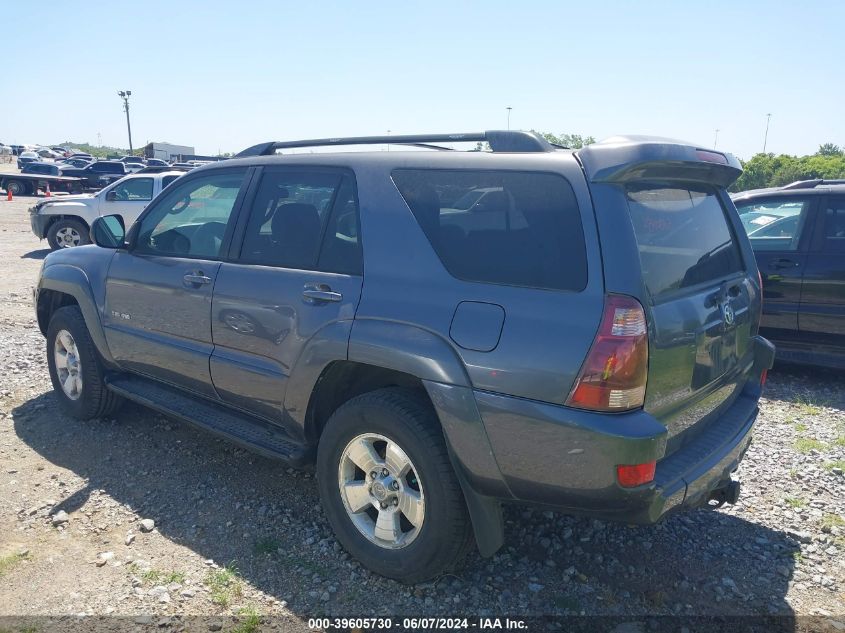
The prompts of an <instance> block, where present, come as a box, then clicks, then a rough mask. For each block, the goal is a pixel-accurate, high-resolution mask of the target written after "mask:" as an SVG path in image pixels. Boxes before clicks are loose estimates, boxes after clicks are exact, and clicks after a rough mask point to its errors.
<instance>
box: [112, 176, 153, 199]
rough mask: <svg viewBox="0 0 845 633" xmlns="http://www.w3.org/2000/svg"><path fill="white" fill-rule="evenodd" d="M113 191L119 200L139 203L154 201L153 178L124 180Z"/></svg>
mask: <svg viewBox="0 0 845 633" xmlns="http://www.w3.org/2000/svg"><path fill="white" fill-rule="evenodd" d="M113 191H114V192H115V194H116V196H117V199H118V200H126V201H137V200H152V199H153V179H152V178H132V179H130V180H122V181H120V184H118V185H117V186H116V187H115V188H114V189H113Z"/></svg>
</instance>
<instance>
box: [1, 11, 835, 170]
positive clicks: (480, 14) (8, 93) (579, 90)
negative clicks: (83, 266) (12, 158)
mask: <svg viewBox="0 0 845 633" xmlns="http://www.w3.org/2000/svg"><path fill="white" fill-rule="evenodd" d="M2 24H3V32H4V44H5V46H4V49H5V51H6V54H5V55H4V56H3V62H4V63H3V73H2V74H3V76H4V79H3V81H2V83H1V84H0V97H2V98H1V99H0V104H2V105H0V141H2V142H5V143H56V142H60V141H64V140H71V141H90V142H93V143H96V142H97V133H98V132H99V133H101V134H102V141H103V144H107V145H119V146H124V147H125V146H126V145H127V141H126V126H125V120H124V115H123V112H122V110H121V103H120V99H119V98H118V96H117V94H116V92H117V90H119V89H127V88H128V89H130V90H132V99H131V115H132V126H133V128H132V129H133V141H134V144H135V145H136V146H139V145H141V144H143V143H145V142H147V141H153V140H154V141H169V142H172V143H179V144H185V145H193V146H195V147H196V149H197V151H198V152H201V153H213V152H215V153H216V152H217V151H218V149H219V150H221V151H238V150H240V149H243V148H244V147H246V146H248V145H251V144H254V143H257V142H261V141H265V140H280V139H289V138H309V137H315V136H340V135H359V134H380V133H384V132H385V131H386V130H388V129H390V130H391V131H392V132H393V133H394V134H401V133H413V132H434V131H474V130H480V129H491V128H503V127H505V122H506V111H505V107H506V106H512V107H513V112H512V117H511V126H512V127H514V128H523V129H530V128H534V129H537V130H543V131H551V132H556V133H558V132H569V133H578V134H584V135H588V134H589V135H593V136H595V137H597V138H602V137H606V136H611V135H614V134H621V133H635V134H657V135H662V136H671V137H677V138H682V139H688V140H692V141H695V142H697V143H700V144H702V145H705V146H711V145H712V144H713V141H714V134H715V130H716V128H719V129H720V132H719V143H718V145H719V147H720V148H721V149H724V150H728V151H732V152H733V153H735V154H737V155H738V156H740V157H743V158H747V157H749V156H751V155H752V154H754V153H756V152H758V151H760V150H761V148H762V143H763V132H764V128H765V122H766V113H767V112H771V113H772V120H771V129H770V132H769V144H768V150H769V151H774V152H784V153H792V154H803V153H812V152H814V151H815V150H816V149H817V147H818V145H819V144H821V143H824V142H833V143H837V144H839V145H843V146H845V116H843V113H845V80H843V79H845V48H843V42H845V31H844V30H843V25H845V2H842V1H838V0H837V1H829V2H821V1H819V2H808V3H806V4H805V5H804V6H803V7H802V6H801V4H799V3H797V2H794V1H774V0H772V1H768V2H764V1H756V0H748V1H745V2H736V1H724V2H722V1H717V0H710V1H708V2H686V1H681V0H678V1H672V2H669V1H666V2H649V1H647V0H643V1H641V2H622V1H620V2H578V3H575V2H515V1H510V2H497V1H489V2H472V3H470V2H466V3H465V2H456V1H454V0H453V1H451V2H439V1H435V0H425V1H422V2H395V1H394V2H389V3H387V2H384V3H383V2H337V3H328V2H326V3H322V2H317V1H310V2H306V1H300V2H295V3H288V2H254V1H250V0H240V1H238V2H233V1H231V0H230V1H223V0H205V1H203V2H193V1H175V0H169V1H167V2H161V1H157V0H156V1H149V0H130V1H128V2H125V1H124V2H82V1H76V2H34V1H27V2H20V1H17V2H7V3H4V6H3V20H2Z"/></svg>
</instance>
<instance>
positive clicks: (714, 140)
mask: <svg viewBox="0 0 845 633" xmlns="http://www.w3.org/2000/svg"><path fill="white" fill-rule="evenodd" d="M718 142H719V128H716V137H715V138H714V139H713V149H716V144H717V143H718Z"/></svg>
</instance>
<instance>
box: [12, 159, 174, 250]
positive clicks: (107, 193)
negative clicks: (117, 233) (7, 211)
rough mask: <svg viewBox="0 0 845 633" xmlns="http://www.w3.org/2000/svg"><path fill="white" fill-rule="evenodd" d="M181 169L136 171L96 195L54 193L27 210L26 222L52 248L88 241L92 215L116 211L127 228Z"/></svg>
mask: <svg viewBox="0 0 845 633" xmlns="http://www.w3.org/2000/svg"><path fill="white" fill-rule="evenodd" d="M184 173H185V172H184V171H162V172H159V173H138V174H132V175H130V176H126V177H125V178H121V179H120V180H118V181H117V182H115V183H112V184H111V185H109V186H108V187H106V188H104V189H101V190H100V191H99V192H97V193H95V194H80V195H73V196H55V197H52V198H47V199H43V200H40V201H39V202H38V203H37V204H36V205H35V206H34V207H31V208H30V209H29V214H30V215H29V223H30V225H31V226H32V232H33V233H35V235H36V236H37V237H38V239H42V240H43V239H45V238H46V239H47V242H48V243H49V244H50V248H51V249H52V250H54V251H55V250H58V249H60V248H70V247H73V246H82V245H83V244H89V243H90V242H91V240H90V238H89V236H88V232H89V229H90V227H91V223H92V222H93V221H94V219H95V218H97V217H100V216H103V215H112V214H117V215H120V216H122V217H123V221H124V223H125V225H126V227H127V229H128V228H129V226H130V225H131V224H132V223H133V222H134V221H135V220H136V219H137V218H138V216H139V215H141V211H143V210H144V209H145V208H146V206H147V205H148V204H149V203H150V200H152V199H153V198H155V197H156V196H157V195H158V194H159V193H161V190H162V189H164V188H165V187H166V186H167V185H169V184H170V183H171V182H173V181H174V180H176V179H177V178H179V177H180V176H182V175H184Z"/></svg>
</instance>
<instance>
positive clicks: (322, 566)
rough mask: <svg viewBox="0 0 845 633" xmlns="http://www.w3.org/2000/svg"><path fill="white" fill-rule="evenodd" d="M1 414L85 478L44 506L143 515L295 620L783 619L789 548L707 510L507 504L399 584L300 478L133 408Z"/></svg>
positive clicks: (37, 407)
mask: <svg viewBox="0 0 845 633" xmlns="http://www.w3.org/2000/svg"><path fill="white" fill-rule="evenodd" d="M13 418H14V428H15V432H16V433H17V435H18V436H19V437H20V438H21V439H22V440H23V441H24V442H25V443H26V444H27V445H28V446H29V447H31V448H32V449H33V450H34V451H36V452H37V453H39V454H40V455H41V456H43V457H44V458H45V459H46V460H49V461H50V462H53V463H55V464H56V465H58V466H60V467H63V468H67V469H70V470H71V471H73V472H74V473H76V474H77V475H78V476H79V477H82V478H85V479H86V480H87V486H85V487H84V488H83V489H81V490H79V491H77V492H75V493H73V494H71V495H70V496H68V497H67V498H65V499H64V500H63V501H61V502H60V504H59V505H58V506H57V508H56V510H59V509H63V510H65V511H67V512H69V513H70V512H73V511H74V510H76V509H78V508H80V507H81V506H82V505H83V504H84V503H85V502H86V500H87V498H88V496H89V495H90V494H91V493H92V491H95V490H103V491H104V492H105V493H107V494H108V495H110V496H111V497H112V498H113V499H115V500H117V501H118V502H120V503H123V504H126V505H128V506H130V507H131V508H133V509H134V510H135V511H137V512H138V513H139V514H140V515H141V516H142V517H148V518H153V519H155V521H156V525H157V529H158V530H159V531H160V532H161V534H162V535H164V536H165V537H166V538H168V539H170V540H171V541H172V542H174V543H178V544H181V545H184V546H187V547H188V548H190V549H191V550H192V551H194V552H196V553H197V554H198V555H199V556H201V557H202V558H204V559H213V560H214V561H216V562H218V563H220V564H224V563H228V562H231V561H234V562H235V564H236V566H237V569H238V571H239V573H240V574H241V576H242V577H243V578H244V579H245V580H246V581H248V582H249V583H251V584H252V585H253V586H255V587H256V588H258V589H260V590H262V591H264V592H266V593H267V594H270V595H272V596H275V597H277V598H278V599H280V600H282V599H283V600H287V601H288V605H289V608H290V609H292V610H293V611H294V612H295V613H297V614H299V615H300V617H302V618H303V619H305V618H308V617H314V616H317V615H321V614H333V615H338V616H352V615H357V616H363V615H370V616H372V615H408V614H411V615H423V614H424V615H434V614H444V615H455V614H457V613H460V614H481V615H530V614H534V615H541V614H546V615H548V614H580V613H582V612H584V613H586V614H588V615H591V614H606V615H645V614H703V615H722V614H748V615H763V614H769V613H778V614H782V615H784V616H789V615H790V614H791V613H792V611H791V609H790V607H789V605H788V604H787V603H786V601H785V595H786V592H787V588H788V582H789V578H790V576H791V574H792V571H793V566H794V563H793V556H794V555H795V552H797V551H798V546H797V544H796V543H795V542H794V541H793V540H792V539H791V538H790V537H788V536H787V535H786V534H784V533H782V532H778V531H774V530H771V529H768V528H766V527H764V526H762V525H760V524H757V523H754V522H750V521H745V520H742V519H739V518H736V517H734V516H730V515H727V514H723V513H721V512H712V511H696V512H692V513H687V514H684V515H680V516H677V517H673V518H671V519H669V520H667V521H665V522H663V523H661V524H659V525H657V526H651V527H630V526H625V525H620V524H604V523H601V522H596V521H593V520H590V519H579V518H571V517H566V516H563V515H558V514H556V513H552V512H547V511H543V510H536V509H526V508H521V507H509V508H508V509H507V511H506V518H507V534H506V539H507V540H506V546H505V548H503V550H501V551H500V552H499V554H497V555H496V556H495V557H494V558H492V559H482V558H480V557H479V556H478V555H477V554H473V555H472V556H471V557H470V559H469V561H468V565H467V567H466V568H465V569H464V570H463V571H461V572H459V573H457V574H449V575H446V576H444V577H442V578H439V579H438V580H436V581H433V582H428V583H424V584H422V585H418V586H416V587H406V586H403V585H399V584H398V583H395V582H393V581H389V580H385V579H383V578H381V577H377V576H374V575H372V574H370V573H369V572H367V571H366V570H363V569H362V568H360V567H359V566H358V565H357V564H356V563H354V562H353V561H351V560H350V559H349V558H348V557H347V555H346V554H345V553H344V552H342V551H341V550H340V549H339V546H338V545H337V544H336V542H335V540H334V538H333V537H332V536H331V533H330V531H329V528H328V525H327V523H326V521H325V519H324V517H323V514H322V512H321V510H320V507H319V500H318V495H317V490H316V485H315V482H314V479H313V478H311V477H310V476H307V475H304V474H303V473H296V472H293V471H288V470H287V469H286V468H285V467H283V466H280V465H279V463H278V462H273V461H271V460H267V459H264V458H261V457H256V456H254V455H252V454H250V453H247V452H244V451H243V450H240V449H238V448H236V447H233V446H231V445H229V444H227V443H225V442H224V441H222V440H217V439H216V438H214V437H212V436H209V435H207V434H204V433H202V432H199V431H195V430H194V429H192V428H190V427H187V426H184V425H181V424H179V423H177V422H172V421H169V420H166V419H164V418H162V417H160V416H158V415H157V414H154V413H152V412H150V411H149V410H147V409H143V408H141V407H139V406H135V405H131V404H127V405H126V406H125V407H124V408H123V409H122V410H121V412H120V413H119V414H118V415H117V417H116V419H115V420H99V421H91V422H85V423H83V422H78V421H76V420H73V419H70V418H68V417H67V416H65V415H63V414H61V413H60V412H59V411H58V408H57V406H56V403H55V401H54V398H53V396H52V394H42V395H41V396H38V397H36V398H34V399H32V400H30V401H28V402H26V403H24V404H22V405H21V406H19V407H18V408H16V409H15V410H14V411H13ZM127 582H128V580H127ZM787 619H788V618H787Z"/></svg>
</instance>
